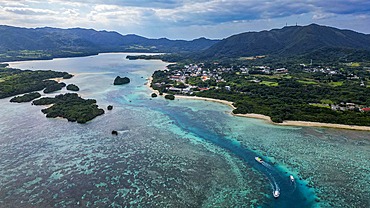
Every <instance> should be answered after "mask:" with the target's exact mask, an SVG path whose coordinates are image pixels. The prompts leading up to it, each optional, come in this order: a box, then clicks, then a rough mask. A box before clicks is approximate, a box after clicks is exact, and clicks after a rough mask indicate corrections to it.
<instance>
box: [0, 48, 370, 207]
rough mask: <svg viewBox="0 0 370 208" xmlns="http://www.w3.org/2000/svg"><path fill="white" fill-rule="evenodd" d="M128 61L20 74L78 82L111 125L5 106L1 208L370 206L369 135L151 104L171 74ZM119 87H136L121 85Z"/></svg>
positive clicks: (67, 64)
mask: <svg viewBox="0 0 370 208" xmlns="http://www.w3.org/2000/svg"><path fill="white" fill-rule="evenodd" d="M126 55H128V54H124V53H111V54H100V55H97V56H91V57H82V58H65V59H54V60H47V61H26V62H14V63H10V65H11V67H13V68H20V69H30V70H55V71H67V72H69V73H72V74H75V76H74V77H73V78H72V79H69V80H63V82H65V83H66V84H69V83H74V84H76V85H78V86H79V88H80V91H79V92H78V93H79V94H80V95H81V96H82V97H83V98H93V99H96V100H97V104H98V105H99V107H101V108H103V109H104V110H105V114H104V115H102V116H99V117H97V118H95V119H94V120H92V121H91V122H88V123H86V124H78V123H72V122H68V121H67V120H65V119H50V118H46V117H45V115H44V114H43V113H42V112H41V109H43V108H45V107H43V106H32V105H31V104H30V103H21V104H14V103H10V102H9V100H10V98H6V99H0V106H1V107H0V207H370V163H369V161H370V133H369V132H366V131H351V130H339V129H328V128H309V127H289V126H276V125H272V124H269V123H267V122H266V121H263V120H259V119H252V118H242V117H236V116H233V115H231V114H230V112H231V111H232V109H231V108H230V107H229V106H227V105H225V104H220V103H215V102H211V101H200V100H190V99H176V100H173V101H169V100H165V99H164V98H162V97H157V98H153V99H150V94H151V91H150V90H149V89H148V88H147V86H146V85H144V83H146V82H147V80H146V78H147V77H149V76H151V74H152V73H153V72H154V71H155V70H163V69H165V67H166V65H167V64H168V63H164V62H162V61H157V60H152V61H145V60H134V61H129V60H127V59H125V57H126ZM116 76H121V77H123V76H127V77H129V78H130V79H131V82H130V83H129V84H127V85H123V86H114V85H113V84H112V83H113V80H114V78H115V77H116ZM66 92H67V90H66V89H63V90H61V91H59V92H55V93H51V94H47V95H45V94H43V96H46V97H51V96H55V95H57V94H60V93H66ZM40 93H42V92H40ZM129 100H131V102H129ZM108 105H113V110H112V111H108V110H106V109H107V106H108ZM112 130H116V131H118V135H117V136H115V135H112V134H111V132H112ZM256 156H258V157H261V158H262V160H264V161H265V162H264V163H262V164H260V163H258V162H257V161H256V160H255V159H254V158H255V157H256ZM289 175H293V176H294V178H295V179H296V180H295V182H292V181H290V179H289ZM277 189H278V190H280V197H279V198H277V199H275V198H274V197H273V191H274V190H277ZM315 199H316V201H315Z"/></svg>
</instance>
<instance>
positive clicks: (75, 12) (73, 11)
mask: <svg viewBox="0 0 370 208" xmlns="http://www.w3.org/2000/svg"><path fill="white" fill-rule="evenodd" d="M62 14H64V15H69V16H72V17H77V16H79V15H80V13H79V12H78V9H67V10H66V11H65V12H63V13H62Z"/></svg>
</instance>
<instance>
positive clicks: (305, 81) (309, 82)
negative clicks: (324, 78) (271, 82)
mask: <svg viewBox="0 0 370 208" xmlns="http://www.w3.org/2000/svg"><path fill="white" fill-rule="evenodd" d="M297 82H300V83H304V84H317V82H314V81H307V80H297Z"/></svg>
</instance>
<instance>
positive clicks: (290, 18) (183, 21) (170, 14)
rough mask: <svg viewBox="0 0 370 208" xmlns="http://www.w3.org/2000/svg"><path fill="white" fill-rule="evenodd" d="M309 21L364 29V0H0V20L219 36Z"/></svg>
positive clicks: (367, 9) (367, 17) (369, 15)
mask: <svg viewBox="0 0 370 208" xmlns="http://www.w3.org/2000/svg"><path fill="white" fill-rule="evenodd" d="M296 23H298V25H308V24H311V23H317V24H323V25H329V26H334V27H337V28H342V29H351V30H355V31H358V32H362V33H367V34H369V33H370V26H369V25H370V1H369V0H276V1H272V0H198V1H194V0H154V1H149V0H136V1H134V0H74V1H68V0H67V1H61V0H41V1H39V0H18V1H16V0H4V1H3V0H0V24H3V25H13V26H20V27H44V26H50V27H60V28H71V27H83V28H94V29H97V30H114V31H117V32H119V33H121V34H133V33H134V34H138V35H142V36H145V37H151V38H158V37H167V38H170V39H194V38H198V37H207V38H225V37H228V36H230V35H233V34H237V33H241V32H246V31H261V30H269V29H273V28H282V27H283V26H284V25H285V24H288V25H295V24H296Z"/></svg>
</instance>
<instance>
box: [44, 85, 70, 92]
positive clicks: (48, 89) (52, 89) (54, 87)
mask: <svg viewBox="0 0 370 208" xmlns="http://www.w3.org/2000/svg"><path fill="white" fill-rule="evenodd" d="M65 86H66V84H65V83H64V82H60V83H58V82H53V83H52V84H49V85H47V86H46V88H45V90H44V93H51V92H55V91H58V90H61V89H63V87H65Z"/></svg>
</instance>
